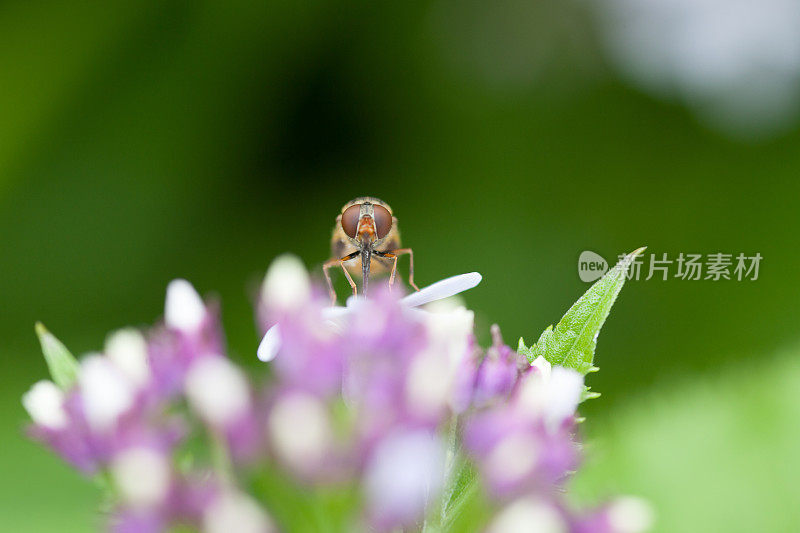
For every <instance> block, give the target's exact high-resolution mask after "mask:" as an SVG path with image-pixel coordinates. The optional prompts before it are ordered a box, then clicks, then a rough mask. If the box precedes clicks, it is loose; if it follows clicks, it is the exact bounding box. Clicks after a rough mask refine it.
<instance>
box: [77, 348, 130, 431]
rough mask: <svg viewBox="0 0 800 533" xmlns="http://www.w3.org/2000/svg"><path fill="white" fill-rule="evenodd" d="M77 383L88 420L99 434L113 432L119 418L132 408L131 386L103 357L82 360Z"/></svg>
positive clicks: (93, 356) (90, 356)
mask: <svg viewBox="0 0 800 533" xmlns="http://www.w3.org/2000/svg"><path fill="white" fill-rule="evenodd" d="M78 383H79V384H80V391H81V398H82V401H83V409H84V413H85V415H86V420H87V421H88V422H89V426H91V427H92V429H94V430H96V431H107V430H109V429H111V428H112V427H113V426H114V425H115V424H116V422H117V420H118V418H119V417H120V416H121V415H122V414H123V413H125V412H126V411H127V410H128V409H130V408H131V407H132V406H133V402H134V390H133V386H132V383H131V382H130V381H129V380H128V379H127V378H126V376H125V375H124V374H122V372H121V371H120V370H119V369H118V368H117V367H116V366H115V365H114V364H112V363H111V361H110V360H109V359H108V358H106V357H103V356H102V355H100V354H92V355H88V356H86V357H85V358H84V359H83V361H82V362H81V367H80V374H79V375H78Z"/></svg>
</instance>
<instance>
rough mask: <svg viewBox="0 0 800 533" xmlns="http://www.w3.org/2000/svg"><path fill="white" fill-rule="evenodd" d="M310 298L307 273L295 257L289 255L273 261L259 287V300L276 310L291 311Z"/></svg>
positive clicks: (309, 282) (309, 284)
mask: <svg viewBox="0 0 800 533" xmlns="http://www.w3.org/2000/svg"><path fill="white" fill-rule="evenodd" d="M310 297H311V281H310V280H309V277H308V271H306V268H305V266H303V263H302V262H301V261H300V259H298V258H297V257H295V256H293V255H289V254H285V255H282V256H280V257H278V258H277V259H275V260H274V261H273V262H272V264H271V265H270V267H269V269H268V270H267V275H266V276H265V277H264V283H263V284H262V286H261V298H262V299H263V300H264V301H266V302H269V305H270V306H273V307H274V308H276V309H283V310H292V309H296V308H297V307H298V306H300V305H302V304H303V303H305V302H306V301H308V299H309V298H310Z"/></svg>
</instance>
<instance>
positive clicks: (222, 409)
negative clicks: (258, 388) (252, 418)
mask: <svg viewBox="0 0 800 533" xmlns="http://www.w3.org/2000/svg"><path fill="white" fill-rule="evenodd" d="M185 387H186V396H187V398H188V399H189V404H190V405H191V406H192V409H194V410H195V411H196V412H197V413H198V415H199V416H200V417H201V418H203V420H205V421H206V422H207V423H208V424H210V425H212V426H215V427H225V426H227V425H228V424H230V423H234V422H236V421H237V420H238V419H239V418H240V417H241V416H242V415H244V414H245V413H246V412H247V410H248V409H249V408H250V388H249V386H248V383H247V378H246V377H245V375H244V374H243V373H242V371H241V370H239V369H238V368H237V367H236V366H234V365H233V363H231V362H230V361H229V360H228V359H226V358H224V357H222V356H218V355H208V356H205V357H202V358H200V359H199V360H197V361H196V362H195V363H194V364H193V365H192V366H191V368H189V373H188V374H187V376H186V385H185Z"/></svg>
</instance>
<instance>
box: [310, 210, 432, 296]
mask: <svg viewBox="0 0 800 533" xmlns="http://www.w3.org/2000/svg"><path fill="white" fill-rule="evenodd" d="M404 254H408V257H409V260H410V266H409V274H408V283H409V285H411V286H412V287H414V289H416V290H419V288H418V287H417V285H416V284H415V283H414V253H413V252H412V251H411V248H400V231H399V230H398V229H397V218H396V217H395V216H393V215H392V208H391V207H389V205H388V204H387V203H386V202H384V201H382V200H379V199H377V198H373V197H370V196H362V197H359V198H356V199H355V200H352V201H350V202H347V203H346V204H344V207H342V213H341V214H340V215H339V216H337V217H336V225H335V226H334V228H333V236H332V238H331V255H332V256H333V257H332V258H331V259H329V260H327V261H325V263H324V264H323V265H322V271H323V272H324V273H325V280H326V281H327V282H328V289H329V290H330V295H331V301H332V302H333V304H334V305H335V304H336V292H335V291H334V290H333V283H332V282H331V275H330V273H329V272H328V270H329V269H330V268H331V267H335V266H337V265H338V266H340V267H341V268H342V271H343V272H344V275H345V277H347V281H348V282H349V283H350V286H351V287H352V288H353V296H357V295H358V290H357V289H356V283H355V282H354V281H353V277H352V276H351V274H350V273H351V272H353V273H357V272H358V271H359V270H360V271H361V280H362V281H361V292H362V293H363V294H364V295H365V296H366V294H367V290H368V288H369V276H370V273H378V272H385V271H387V270H390V272H391V273H390V274H389V286H391V285H392V284H393V283H394V278H395V275H396V274H397V259H398V257H399V256H401V255H404Z"/></svg>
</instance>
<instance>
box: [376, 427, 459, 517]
mask: <svg viewBox="0 0 800 533" xmlns="http://www.w3.org/2000/svg"><path fill="white" fill-rule="evenodd" d="M444 461H445V452H444V447H443V446H442V443H441V442H439V440H438V439H437V438H436V436H435V435H431V434H429V433H427V432H425V431H413V432H408V433H399V434H395V435H391V436H389V437H387V438H386V439H385V440H384V441H383V442H381V443H380V444H379V445H378V448H377V449H376V450H375V453H374V455H373V457H372V459H371V461H370V463H369V464H368V465H367V470H366V472H365V474H364V495H365V497H366V498H367V505H368V506H369V508H370V510H371V513H372V514H373V515H375V516H376V517H378V519H379V520H381V519H384V520H387V521H390V522H392V523H398V522H399V523H403V522H407V521H409V520H413V519H415V518H416V517H418V516H420V515H421V514H422V513H423V511H424V510H425V507H426V505H427V503H428V502H429V501H434V500H435V499H436V498H437V497H438V494H439V492H440V491H441V489H442V485H443V483H444V474H445V470H444V469H445V466H444Z"/></svg>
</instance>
